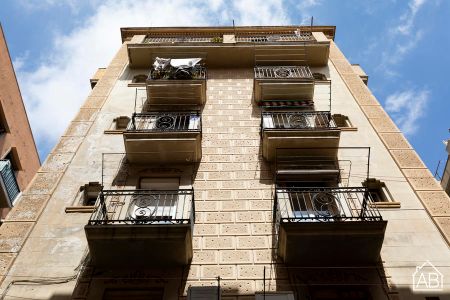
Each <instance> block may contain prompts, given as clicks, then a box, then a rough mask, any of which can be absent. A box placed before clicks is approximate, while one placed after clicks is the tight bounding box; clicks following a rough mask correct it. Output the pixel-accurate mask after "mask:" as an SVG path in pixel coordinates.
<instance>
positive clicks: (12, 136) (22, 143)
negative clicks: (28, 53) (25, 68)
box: [0, 25, 40, 221]
mask: <svg viewBox="0 0 450 300" xmlns="http://www.w3.org/2000/svg"><path fill="white" fill-rule="evenodd" d="M39 166H40V161H39V155H38V152H37V150H36V145H35V143H34V139H33V133H32V132H31V128H30V124H29V123H28V117H27V113H26V111H25V106H24V104H23V101H22V96H21V95H20V90H19V85H18V83H17V79H16V75H15V73H14V69H13V66H12V63H11V57H10V55H9V51H8V46H7V44H6V39H5V36H4V34H3V29H2V27H1V25H0V218H1V220H2V221H3V219H4V218H5V217H6V215H7V214H8V212H9V211H10V210H11V208H12V207H13V206H14V205H15V203H16V200H17V199H18V196H19V195H20V193H21V192H22V191H23V190H25V188H26V187H27V186H28V183H30V181H31V180H32V179H33V177H34V175H35V174H36V171H37V170H38V169H39Z"/></svg>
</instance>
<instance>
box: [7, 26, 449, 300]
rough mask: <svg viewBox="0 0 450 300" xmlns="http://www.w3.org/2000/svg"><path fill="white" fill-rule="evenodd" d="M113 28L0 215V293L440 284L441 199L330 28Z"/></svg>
mask: <svg viewBox="0 0 450 300" xmlns="http://www.w3.org/2000/svg"><path fill="white" fill-rule="evenodd" d="M121 33H122V42H123V44H122V46H121V48H120V49H119V51H118V53H117V55H116V56H115V57H114V59H113V60H112V61H111V63H110V64H109V66H108V67H107V68H106V69H105V70H102V72H100V73H99V74H101V75H98V77H99V78H95V79H94V80H91V83H94V84H93V86H94V88H93V90H92V93H91V94H90V96H89V97H88V98H87V100H86V102H85V103H84V104H83V106H82V107H81V108H80V111H79V113H78V115H77V116H76V117H75V119H74V120H73V121H72V123H71V124H70V126H69V128H68V129H67V130H66V132H65V133H64V135H63V136H62V138H61V140H60V142H59V143H58V145H57V146H56V147H55V148H54V150H53V151H52V153H51V154H50V155H49V157H48V158H47V160H46V161H45V163H44V164H43V166H42V168H41V169H40V171H39V172H38V174H37V175H36V176H35V178H34V180H33V182H32V184H31V186H30V187H29V189H27V191H25V193H24V194H23V195H22V197H21V199H20V201H19V202H18V205H17V206H16V207H15V208H14V210H13V211H14V212H16V213H14V215H15V216H21V217H16V218H14V219H8V218H7V219H6V222H5V225H6V227H8V229H9V231H6V230H3V231H2V229H5V228H6V227H5V226H2V227H1V228H0V236H1V237H2V240H1V241H2V243H1V248H2V252H1V258H2V259H1V260H0V261H1V263H2V268H1V270H2V272H3V273H2V274H1V275H2V276H3V277H2V281H3V282H2V286H1V288H2V295H3V297H4V298H5V299H16V298H17V297H25V298H27V297H32V298H33V297H34V298H38V299H158V300H159V299H192V300H194V299H233V300H250V299H256V300H258V299H280V300H281V299H286V300H288V299H315V300H325V299H327V300H328V299H352V300H356V299H361V300H362V299H429V300H431V299H448V298H449V293H450V284H449V282H448V278H450V265H449V261H450V251H449V244H448V243H449V241H450V238H449V237H450V202H449V198H448V196H447V195H446V194H445V192H444V191H443V190H442V188H441V187H440V185H439V183H438V182H436V181H435V180H434V178H433V176H432V174H431V173H430V172H429V171H428V169H427V168H426V167H425V165H424V164H423V163H422V161H421V160H420V158H419V157H418V156H417V154H416V153H415V151H414V150H413V149H412V147H411V146H410V145H409V143H408V142H407V140H406V139H405V138H404V137H403V135H402V133H401V132H400V131H399V130H398V128H397V127H396V126H395V124H394V123H393V122H392V120H391V119H390V118H389V116H388V115H387V114H386V113H385V112H384V110H383V108H382V107H381V106H380V104H379V102H378V101H377V99H376V98H375V97H374V96H373V95H372V94H371V92H370V90H369V89H368V88H367V86H366V84H365V82H364V81H367V76H366V75H365V74H364V72H363V71H362V69H361V68H360V67H359V66H352V65H351V64H350V63H349V62H348V61H347V59H346V58H345V56H344V55H343V54H342V52H341V51H340V50H339V49H338V47H337V46H336V44H335V43H334V42H333V40H334V34H335V27H333V26H312V27H310V26H306V27H305V26H304V27H302V26H270V27H265V26H262V27H205V28H199V27H196V28H122V30H121ZM19 212H20V213H19ZM430 274H431V275H430ZM436 274H437V277H435V276H434V275H436ZM436 284H437V285H436Z"/></svg>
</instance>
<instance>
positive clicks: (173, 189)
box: [128, 177, 187, 222]
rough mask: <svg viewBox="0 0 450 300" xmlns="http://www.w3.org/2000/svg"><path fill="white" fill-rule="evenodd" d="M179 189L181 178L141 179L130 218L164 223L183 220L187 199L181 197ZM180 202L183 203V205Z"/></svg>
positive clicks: (129, 213) (132, 201)
mask: <svg viewBox="0 0 450 300" xmlns="http://www.w3.org/2000/svg"><path fill="white" fill-rule="evenodd" d="M179 187H180V178H179V177H159V178H153V177H144V178H141V179H140V180H139V189H138V190H136V193H135V194H134V195H133V196H132V199H131V202H130V206H129V209H128V217H129V218H131V219H133V220H141V221H150V220H151V221H163V222H164V221H168V220H172V219H177V218H181V217H182V215H183V210H184V207H185V205H184V203H185V200H187V199H184V198H180V197H179V193H178V190H179ZM180 196H181V195H180ZM179 202H182V203H181V205H179Z"/></svg>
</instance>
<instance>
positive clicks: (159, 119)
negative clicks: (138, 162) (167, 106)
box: [127, 112, 202, 132]
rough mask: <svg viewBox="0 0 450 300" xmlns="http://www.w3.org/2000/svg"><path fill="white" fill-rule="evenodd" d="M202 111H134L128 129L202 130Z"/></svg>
mask: <svg viewBox="0 0 450 300" xmlns="http://www.w3.org/2000/svg"><path fill="white" fill-rule="evenodd" d="M201 128H202V124H201V115H200V112H148V113H134V114H133V115H132V116H131V122H130V123H129V124H128V128H127V131H133V132H134V131H138V132H172V131H199V132H201Z"/></svg>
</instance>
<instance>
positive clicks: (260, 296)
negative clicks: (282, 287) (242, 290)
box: [255, 292, 295, 300]
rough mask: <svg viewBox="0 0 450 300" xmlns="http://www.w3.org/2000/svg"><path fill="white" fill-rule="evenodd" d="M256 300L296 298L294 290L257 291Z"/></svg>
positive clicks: (293, 299) (287, 299) (289, 299)
mask: <svg viewBox="0 0 450 300" xmlns="http://www.w3.org/2000/svg"><path fill="white" fill-rule="evenodd" d="M255 300H295V298H294V293H293V292H276V293H273V292H268V293H265V294H264V293H256V294H255Z"/></svg>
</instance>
